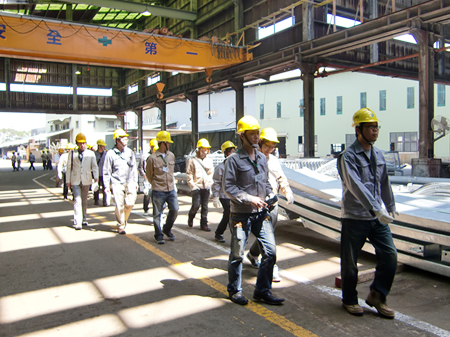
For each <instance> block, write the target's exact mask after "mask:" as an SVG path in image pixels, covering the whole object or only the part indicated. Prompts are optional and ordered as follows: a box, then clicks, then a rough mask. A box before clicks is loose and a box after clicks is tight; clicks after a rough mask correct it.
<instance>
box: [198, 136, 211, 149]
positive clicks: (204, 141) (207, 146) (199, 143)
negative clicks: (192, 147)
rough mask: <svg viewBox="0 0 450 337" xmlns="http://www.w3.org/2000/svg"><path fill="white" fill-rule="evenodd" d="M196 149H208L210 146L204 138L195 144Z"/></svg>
mask: <svg viewBox="0 0 450 337" xmlns="http://www.w3.org/2000/svg"><path fill="white" fill-rule="evenodd" d="M197 147H204V148H205V149H210V148H211V145H209V142H208V140H207V139H206V138H202V139H199V140H198V142H197Z"/></svg>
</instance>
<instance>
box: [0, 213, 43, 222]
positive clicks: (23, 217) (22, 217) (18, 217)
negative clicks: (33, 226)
mask: <svg viewBox="0 0 450 337" xmlns="http://www.w3.org/2000/svg"><path fill="white" fill-rule="evenodd" d="M37 219H41V216H40V215H39V214H21V215H11V216H2V217H0V223H10V222H16V221H28V220H37Z"/></svg>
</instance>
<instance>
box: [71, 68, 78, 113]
mask: <svg viewBox="0 0 450 337" xmlns="http://www.w3.org/2000/svg"><path fill="white" fill-rule="evenodd" d="M77 71H78V66H77V65H76V64H72V88H73V94H72V101H73V102H72V109H73V111H78V95H77V88H78V75H77V74H76V72H77Z"/></svg>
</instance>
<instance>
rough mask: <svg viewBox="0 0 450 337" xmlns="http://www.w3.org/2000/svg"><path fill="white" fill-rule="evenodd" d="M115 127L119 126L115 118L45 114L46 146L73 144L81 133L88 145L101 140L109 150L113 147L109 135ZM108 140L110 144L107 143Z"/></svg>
mask: <svg viewBox="0 0 450 337" xmlns="http://www.w3.org/2000/svg"><path fill="white" fill-rule="evenodd" d="M117 127H121V126H120V121H119V120H118V118H117V117H116V116H108V115H59V114H47V115H46V125H45V132H46V136H47V137H48V138H47V146H48V145H50V144H53V143H55V144H56V143H58V142H59V143H62V144H66V143H68V142H71V143H75V137H76V135H77V134H78V133H83V134H84V135H85V136H86V139H87V142H88V143H89V144H96V143H97V140H99V139H103V140H105V141H106V143H107V148H111V147H113V145H114V144H113V143H112V142H111V140H112V136H111V135H112V134H113V133H114V130H115V129H116V128H117ZM108 139H109V143H111V144H109V143H108Z"/></svg>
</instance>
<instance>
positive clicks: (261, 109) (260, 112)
mask: <svg viewBox="0 0 450 337" xmlns="http://www.w3.org/2000/svg"><path fill="white" fill-rule="evenodd" d="M259 119H264V104H260V105H259Z"/></svg>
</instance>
